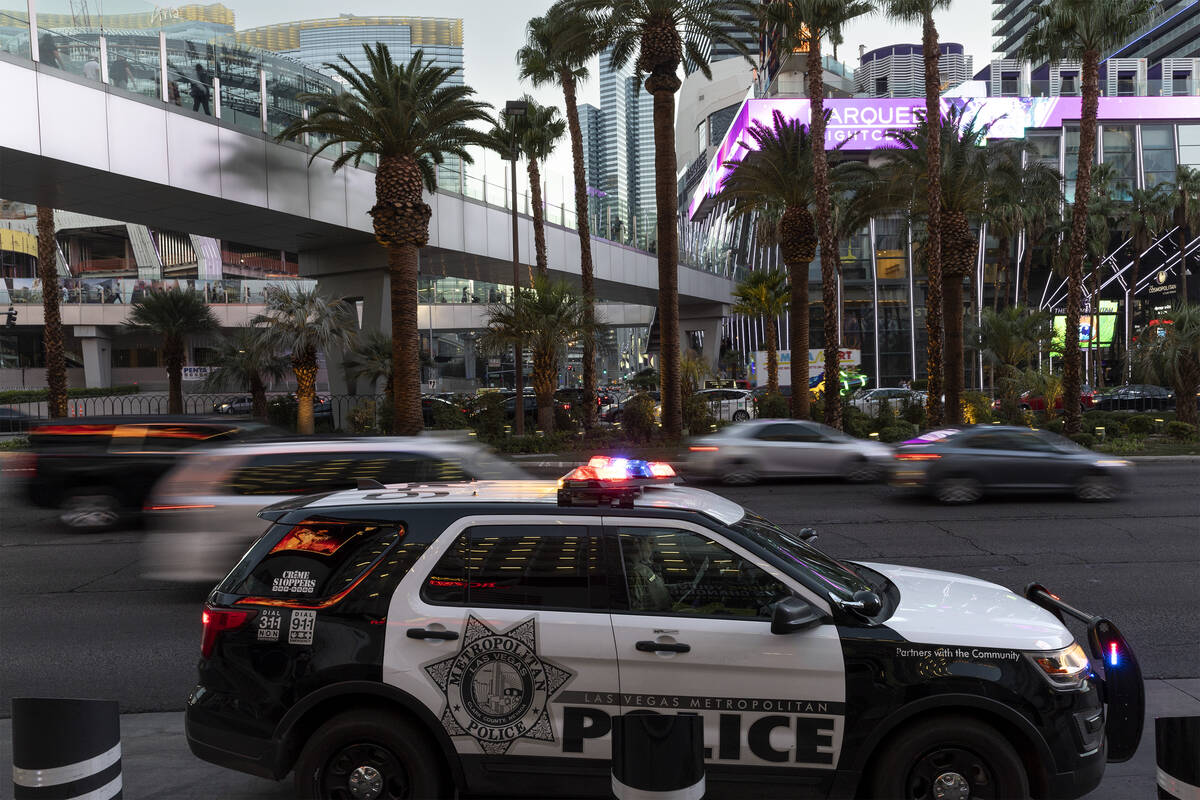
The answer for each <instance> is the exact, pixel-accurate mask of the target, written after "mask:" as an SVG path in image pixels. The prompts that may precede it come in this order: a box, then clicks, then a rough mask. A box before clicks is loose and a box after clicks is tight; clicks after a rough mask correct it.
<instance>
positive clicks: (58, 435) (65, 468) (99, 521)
mask: <svg viewBox="0 0 1200 800" xmlns="http://www.w3.org/2000/svg"><path fill="white" fill-rule="evenodd" d="M278 434H279V431H278V430H277V429H275V428H272V427H270V426H268V425H264V424H262V423H258V422H248V421H230V420H225V419H221V420H218V419H204V418H197V417H185V416H153V417H133V416H129V417H124V416H114V417H75V418H71V419H60V420H53V421H50V422H47V423H44V424H41V425H38V426H36V427H34V428H33V429H32V430H31V431H30V433H29V444H30V449H31V450H32V458H31V460H32V469H33V471H32V474H31V476H30V477H29V479H28V481H27V483H26V494H27V496H28V498H29V501H30V502H31V503H33V504H34V505H37V506H42V507H44V508H58V509H61V510H62V513H61V514H60V515H59V519H60V520H61V521H62V522H63V524H65V525H67V526H68V527H70V528H77V529H80V530H102V529H105V528H110V527H112V526H113V525H116V524H117V523H118V522H120V521H121V520H122V519H133V518H135V517H137V516H138V515H140V514H141V511H142V506H143V504H144V501H145V499H146V496H147V495H148V494H149V493H150V490H151V488H152V487H153V486H154V484H155V483H156V482H157V481H158V479H159V478H161V477H162V476H163V475H164V474H166V473H167V471H168V470H170V469H171V468H172V467H173V466H175V464H176V463H177V462H178V461H179V459H180V458H181V457H183V456H184V455H186V454H187V452H188V451H189V450H191V449H193V448H196V447H212V446H215V445H220V444H224V443H227V442H234V441H242V440H246V439H261V438H271V437H275V436H277V435H278Z"/></svg>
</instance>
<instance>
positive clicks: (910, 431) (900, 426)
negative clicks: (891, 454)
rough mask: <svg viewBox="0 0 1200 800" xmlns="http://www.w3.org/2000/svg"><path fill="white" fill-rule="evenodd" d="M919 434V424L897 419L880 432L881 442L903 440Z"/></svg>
mask: <svg viewBox="0 0 1200 800" xmlns="http://www.w3.org/2000/svg"><path fill="white" fill-rule="evenodd" d="M916 435H917V426H916V425H913V424H912V423H911V422H905V421H904V420H902V419H901V420H896V421H895V422H893V423H892V424H891V425H889V426H888V427H886V428H884V429H883V430H881V431H880V432H879V441H881V442H903V441H904V440H905V439H911V438H913V437H914V436H916Z"/></svg>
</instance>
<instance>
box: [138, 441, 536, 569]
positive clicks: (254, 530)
mask: <svg viewBox="0 0 1200 800" xmlns="http://www.w3.org/2000/svg"><path fill="white" fill-rule="evenodd" d="M523 477H526V476H525V474H524V473H523V472H522V471H521V470H520V469H519V468H518V467H516V466H513V465H512V464H510V463H508V462H506V461H503V460H502V459H500V458H498V457H496V456H495V455H493V454H492V453H490V452H488V451H487V450H485V449H484V448H482V447H480V446H478V445H476V444H473V443H471V442H468V441H462V440H458V439H453V438H447V437H442V436H436V435H423V436H416V437H412V438H397V437H391V438H355V439H344V440H318V441H313V440H309V441H278V440H277V441H268V442H256V443H252V444H244V445H233V446H229V447H223V448H221V449H219V450H206V451H201V452H197V453H196V454H195V455H193V456H191V457H189V458H188V459H186V460H185V461H184V462H183V463H182V464H180V465H179V466H178V467H176V468H175V469H174V470H172V471H171V472H169V473H167V475H166V476H164V477H163V479H162V480H161V481H160V482H159V483H158V485H157V486H155V487H154V490H153V492H152V493H151V495H150V498H149V500H148V501H147V502H146V508H145V511H146V517H147V528H148V533H147V535H146V538H145V540H144V543H143V553H142V556H143V558H142V565H143V566H142V569H143V574H144V575H145V577H147V578H152V579H156V580H165V581H185V582H201V581H217V580H220V579H221V578H222V577H224V576H225V575H226V574H227V573H228V572H229V570H230V569H231V568H232V567H233V565H234V564H236V563H237V562H238V559H239V558H240V557H241V556H242V554H243V553H245V551H246V549H247V548H249V546H250V545H251V544H253V543H254V541H255V540H256V539H257V538H258V537H259V535H260V534H261V533H262V532H263V530H264V529H265V523H263V522H262V520H260V519H259V518H258V511H259V509H261V508H264V507H266V506H269V505H272V504H274V503H278V502H281V501H283V500H287V499H289V498H292V497H297V496H300V495H309V494H319V493H323V492H333V491H340V490H344V489H353V488H355V487H356V486H357V485H358V481H359V480H361V479H374V480H376V481H378V482H380V483H383V484H389V485H390V484H398V483H413V484H426V483H446V482H458V481H465V480H488V479H495V480H505V479H509V480H511V479H519V478H523Z"/></svg>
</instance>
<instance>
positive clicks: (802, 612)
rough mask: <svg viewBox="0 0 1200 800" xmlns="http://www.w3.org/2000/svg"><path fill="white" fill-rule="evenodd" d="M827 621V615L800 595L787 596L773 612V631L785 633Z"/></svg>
mask: <svg viewBox="0 0 1200 800" xmlns="http://www.w3.org/2000/svg"><path fill="white" fill-rule="evenodd" d="M824 621H825V615H824V614H822V613H821V612H820V611H818V610H817V609H815V608H813V607H812V606H811V605H810V604H809V603H808V601H806V600H803V599H802V598H799V597H794V596H793V597H785V598H784V599H783V600H780V601H779V602H778V603H776V604H775V611H774V612H773V613H772V614H771V633H778V634H785V633H795V632H796V631H803V630H808V629H809V628H813V627H816V626H817V625H820V624H821V623H822V622H824Z"/></svg>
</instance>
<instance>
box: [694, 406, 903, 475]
mask: <svg viewBox="0 0 1200 800" xmlns="http://www.w3.org/2000/svg"><path fill="white" fill-rule="evenodd" d="M891 458H892V449H891V448H890V447H888V446H887V445H885V444H880V443H879V442H873V441H867V440H863V439H855V438H854V437H853V436H848V435H846V434H844V433H842V432H841V431H839V430H835V429H834V428H830V427H828V426H827V425H822V424H820V423H818V422H807V421H802V420H790V419H760V420H754V421H751V422H741V423H737V424H734V425H730V426H729V427H727V428H723V429H722V430H721V431H719V432H718V433H716V434H714V435H712V436H706V437H704V438H702V439H696V440H695V441H693V442H692V443H691V444H690V445H689V446H688V458H687V471H688V472H689V473H692V474H696V475H699V476H701V477H708V478H717V479H720V480H721V481H723V482H725V483H727V484H731V485H738V484H748V483H754V482H755V481H757V480H758V479H759V478H766V477H776V476H795V475H835V476H841V477H843V478H845V479H846V480H849V481H854V482H864V481H872V480H877V479H879V478H881V477H883V475H884V473H885V472H886V470H887V467H888V466H889V465H890V464H891Z"/></svg>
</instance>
